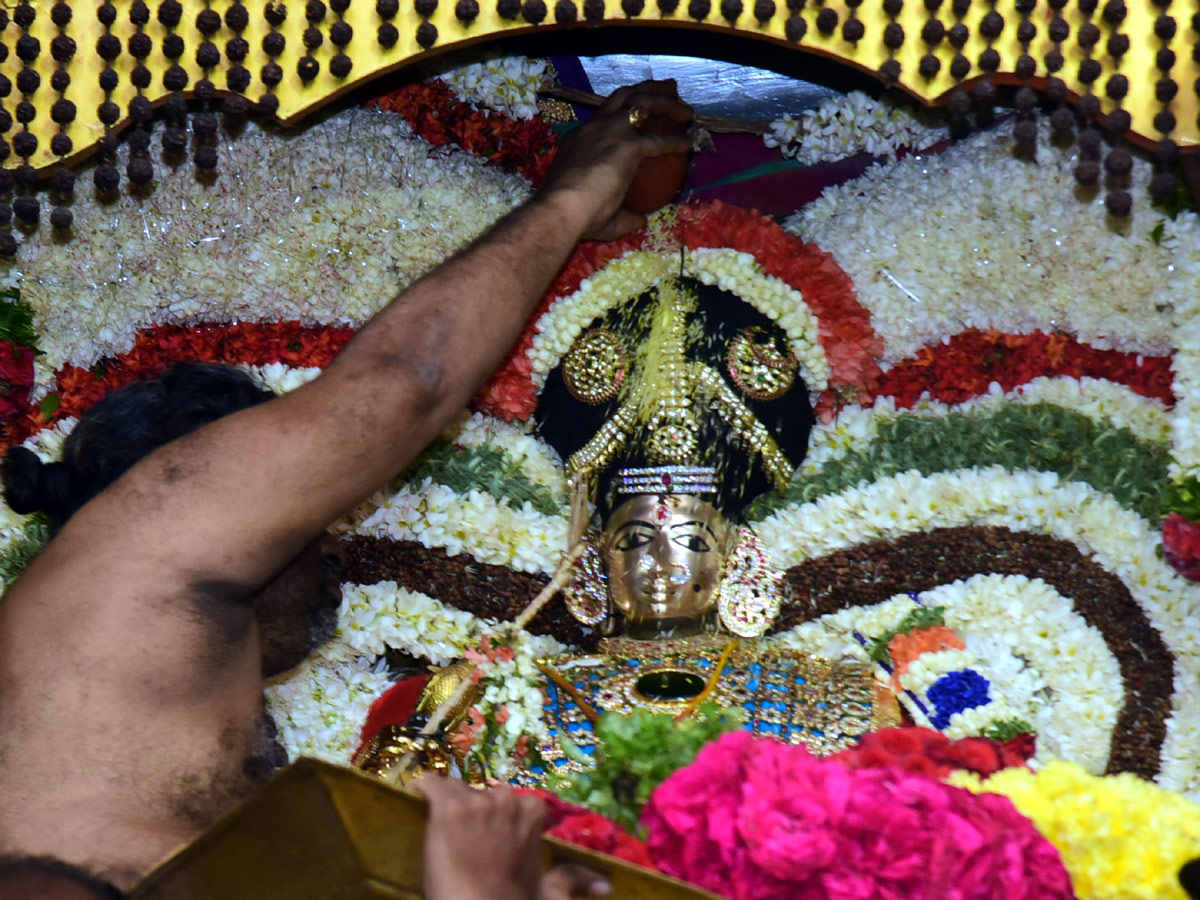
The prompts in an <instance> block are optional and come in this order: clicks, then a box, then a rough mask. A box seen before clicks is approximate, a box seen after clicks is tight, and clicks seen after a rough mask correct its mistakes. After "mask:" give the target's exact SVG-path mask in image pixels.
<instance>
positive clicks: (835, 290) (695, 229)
mask: <svg viewBox="0 0 1200 900" xmlns="http://www.w3.org/2000/svg"><path fill="white" fill-rule="evenodd" d="M679 226H680V237H681V239H682V240H683V242H684V244H686V245H687V246H688V247H730V248H732V249H734V250H737V251H739V252H741V253H749V254H751V255H752V256H754V258H755V259H756V260H757V261H758V264H759V266H761V267H762V270H763V272H765V273H766V274H767V275H772V276H774V277H775V278H778V279H780V280H781V281H783V282H786V283H787V284H790V285H791V286H792V287H793V288H795V289H796V290H798V291H799V292H800V293H801V295H802V296H803V297H804V301H805V303H807V304H808V306H809V308H810V309H811V310H812V311H813V314H814V315H815V316H816V317H817V322H818V325H819V330H818V335H817V340H818V341H820V343H821V348H822V349H823V350H824V351H825V358H826V360H827V361H828V362H829V369H830V373H831V377H830V390H831V392H838V391H840V390H842V389H847V388H848V389H851V391H852V392H861V391H867V390H869V389H870V387H871V386H872V385H873V384H874V383H875V380H876V379H877V378H878V377H879V365H878V363H877V362H876V360H877V359H878V358H879V356H880V355H881V354H882V353H883V341H882V339H880V337H879V336H878V335H877V334H876V333H875V329H874V328H873V327H872V326H871V314H870V312H868V311H867V309H866V307H864V306H863V305H862V304H861V303H859V302H858V294H857V292H856V291H855V289H854V282H853V281H852V280H851V278H850V276H849V275H847V274H846V273H845V272H844V271H843V270H842V268H841V266H839V265H838V264H837V263H836V262H835V261H834V259H833V256H832V255H831V254H829V253H827V252H825V251H824V250H822V249H820V248H819V247H817V245H816V244H806V243H805V242H804V241H802V240H800V239H799V238H798V237H796V236H795V235H793V234H789V233H788V232H786V231H784V230H783V229H782V228H781V227H780V226H779V225H777V224H776V223H775V222H774V221H772V220H771V219H768V218H767V217H765V216H760V215H759V214H758V213H757V212H754V211H752V210H746V209H741V208H740V207H737V206H729V205H727V204H725V203H722V202H721V201H719V200H715V201H713V202H712V203H711V204H702V205H698V206H681V207H680V208H679ZM822 401H823V405H829V404H831V403H832V402H833V396H832V394H831V395H829V396H827V397H825V398H822Z"/></svg>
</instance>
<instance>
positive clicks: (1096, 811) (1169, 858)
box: [949, 761, 1200, 900]
mask: <svg viewBox="0 0 1200 900" xmlns="http://www.w3.org/2000/svg"><path fill="white" fill-rule="evenodd" d="M949 781H950V782H951V783H952V784H957V785H958V786H960V787H965V788H968V789H969V790H972V791H989V792H992V793H997V794H1004V795H1005V796H1006V797H1008V798H1009V799H1011V800H1012V802H1013V804H1014V805H1015V806H1016V807H1017V809H1018V810H1020V811H1021V813H1022V814H1024V815H1025V816H1027V817H1028V818H1030V819H1031V820H1032V821H1033V823H1034V825H1036V826H1037V828H1038V830H1039V831H1041V833H1042V834H1043V835H1045V836H1046V838H1047V839H1048V840H1049V841H1050V843H1052V844H1054V846H1055V847H1057V848H1058V852H1059V853H1061V854H1062V859H1063V864H1064V865H1065V866H1066V867H1067V872H1068V873H1070V875H1071V883H1072V886H1073V887H1074V889H1075V894H1076V896H1077V897H1079V900H1142V898H1145V900H1187V895H1186V894H1185V893H1184V892H1183V889H1182V888H1181V887H1180V886H1179V877H1178V876H1179V869H1180V868H1181V867H1182V866H1183V864H1184V863H1186V862H1187V861H1188V860H1191V859H1196V858H1197V857H1200V806H1197V805H1196V804H1194V803H1192V802H1190V801H1189V800H1187V799H1185V798H1184V797H1183V796H1182V795H1181V794H1176V793H1173V792H1171V791H1167V790H1163V789H1162V788H1160V787H1158V786H1157V785H1155V784H1153V783H1152V782H1149V781H1143V780H1141V779H1140V778H1138V777H1136V776H1134V775H1128V774H1126V775H1112V776H1107V777H1100V776H1096V775H1092V774H1089V773H1088V772H1086V771H1084V769H1082V768H1081V767H1080V766H1078V765H1076V764H1075V763H1069V762H1060V761H1054V762H1051V763H1048V764H1047V765H1046V766H1045V767H1043V768H1042V769H1041V771H1039V772H1036V773H1034V772H1030V771H1028V770H1027V769H1005V770H1004V771H1001V772H998V773H996V774H995V775H993V776H992V777H991V778H989V779H988V780H987V781H983V782H980V780H979V779H978V778H977V777H975V776H972V775H966V774H965V773H960V772H956V773H954V774H953V775H952V776H951V777H950V779H949Z"/></svg>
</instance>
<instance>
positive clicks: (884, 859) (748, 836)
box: [642, 732, 1074, 900]
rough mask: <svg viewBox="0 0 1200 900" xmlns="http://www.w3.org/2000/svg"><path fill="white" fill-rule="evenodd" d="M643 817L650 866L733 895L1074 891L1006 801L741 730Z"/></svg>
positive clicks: (1053, 895) (907, 898)
mask: <svg viewBox="0 0 1200 900" xmlns="http://www.w3.org/2000/svg"><path fill="white" fill-rule="evenodd" d="M909 737H910V736H909V735H905V736H904V739H905V740H903V741H901V740H899V739H895V740H893V745H894V746H896V745H907V747H911V746H912V744H914V743H919V742H913V741H910V740H908V739H909ZM911 737H918V736H917V735H912V736H911ZM907 747H906V748H907ZM914 749H915V748H914ZM976 749H978V748H976ZM642 821H643V824H644V825H645V826H646V828H647V830H648V833H649V839H648V841H647V844H648V846H649V848H650V852H651V854H652V856H653V857H654V860H655V862H656V863H657V864H658V866H659V868H661V869H662V870H663V871H664V872H667V873H668V874H671V875H675V876H677V877H680V878H684V879H687V880H688V881H691V882H693V883H695V884H698V885H700V886H701V887H705V888H708V889H709V890H712V891H714V892H717V893H721V894H724V895H726V896H728V897H731V898H733V900H794V898H801V900H807V898H812V900H818V898H820V900H950V898H954V900H1001V898H1005V900H1008V898H1012V900H1068V898H1073V896H1074V894H1073V893H1072V891H1071V885H1070V880H1069V878H1068V876H1067V873H1066V870H1065V869H1064V868H1063V865H1062V861H1061V859H1060V858H1059V856H1058V851H1057V850H1055V849H1054V847H1053V846H1052V845H1051V844H1050V843H1049V842H1048V841H1047V840H1046V839H1045V838H1043V837H1042V836H1041V835H1040V834H1039V833H1038V831H1037V830H1036V829H1035V828H1034V827H1033V824H1032V823H1031V822H1030V821H1029V820H1028V819H1026V818H1024V817H1023V816H1022V815H1021V814H1020V813H1018V812H1017V811H1016V808H1015V807H1013V805H1012V803H1011V801H1009V800H1008V799H1007V798H1006V797H1002V796H1000V795H996V794H981V795H975V794H972V793H970V792H968V791H965V790H962V789H960V788H955V787H951V786H949V785H946V784H943V783H942V782H940V781H937V780H936V779H934V778H929V777H926V776H924V775H917V774H912V773H910V772H905V771H902V770H900V769H896V768H892V767H882V768H860V769H849V768H847V767H846V766H844V765H842V764H841V763H840V762H838V761H836V760H819V759H817V758H815V757H813V756H812V755H811V754H809V753H808V751H807V750H805V749H804V748H803V747H792V746H788V745H785V744H780V743H778V742H776V741H771V740H766V739H757V738H754V737H752V736H751V735H749V734H748V733H746V732H735V733H733V734H728V735H725V736H723V737H722V738H721V739H719V740H718V741H716V742H714V743H713V744H710V745H709V746H708V747H706V748H705V749H704V750H703V751H702V752H701V753H700V755H699V756H698V757H697V759H696V761H695V762H694V763H693V764H692V765H690V766H687V767H685V768H683V769H680V770H679V771H678V772H676V773H675V774H673V775H672V776H671V777H670V778H668V779H667V780H666V781H665V782H663V784H662V785H660V786H659V788H658V790H656V791H655V792H654V794H653V795H652V796H651V798H650V802H649V803H648V804H647V806H646V809H645V811H644V813H643V817H642Z"/></svg>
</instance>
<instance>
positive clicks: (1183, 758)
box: [755, 466, 1200, 792]
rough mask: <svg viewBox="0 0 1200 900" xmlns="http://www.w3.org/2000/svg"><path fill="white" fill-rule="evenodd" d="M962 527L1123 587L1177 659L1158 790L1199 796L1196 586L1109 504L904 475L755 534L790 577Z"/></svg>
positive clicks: (1070, 489)
mask: <svg viewBox="0 0 1200 900" xmlns="http://www.w3.org/2000/svg"><path fill="white" fill-rule="evenodd" d="M961 525H995V526H1001V527H1005V528H1011V529H1014V530H1016V531H1034V532H1043V533H1047V534H1051V535H1053V536H1055V537H1057V538H1060V539H1062V540H1067V541H1071V542H1073V543H1075V544H1076V545H1077V546H1079V547H1080V548H1081V549H1083V550H1084V551H1085V552H1087V553H1090V554H1091V555H1092V557H1093V558H1094V559H1095V561H1096V562H1097V564H1098V565H1100V566H1101V567H1103V568H1104V569H1105V570H1107V571H1109V572H1111V573H1113V574H1114V575H1116V576H1117V577H1118V578H1120V579H1121V581H1122V582H1123V583H1124V584H1125V586H1126V587H1127V588H1128V589H1129V591H1130V593H1131V594H1132V595H1133V597H1134V598H1135V599H1136V600H1137V602H1138V604H1139V605H1140V606H1141V607H1142V609H1143V610H1144V611H1145V613H1146V616H1147V617H1148V619H1149V620H1150V623H1151V624H1152V625H1153V626H1154V628H1155V629H1156V630H1157V631H1158V632H1159V634H1160V635H1161V636H1162V638H1163V640H1164V641H1165V642H1166V644H1167V647H1168V648H1169V649H1170V650H1171V652H1172V653H1174V654H1175V656H1176V660H1177V665H1176V671H1175V684H1174V693H1173V695H1172V698H1171V705H1172V716H1171V718H1170V720H1169V721H1168V722H1167V737H1166V740H1165V741H1164V744H1163V753H1162V767H1161V770H1160V773H1159V776H1158V781H1159V783H1160V784H1162V785H1163V786H1164V787H1168V788H1170V789H1172V790H1183V791H1195V792H1200V769H1198V765H1200V759H1197V756H1196V753H1195V747H1197V746H1200V743H1197V742H1198V741H1200V585H1196V584H1192V583H1191V582H1188V581H1186V580H1184V579H1183V578H1181V577H1180V576H1179V575H1178V574H1176V573H1175V571H1174V570H1172V569H1171V568H1170V567H1169V566H1168V565H1167V564H1166V563H1165V562H1163V561H1162V560H1160V559H1158V557H1157V555H1156V551H1157V548H1158V544H1159V534H1158V528H1157V525H1156V524H1153V525H1152V524H1151V523H1149V522H1147V521H1145V520H1144V519H1142V518H1141V517H1139V516H1138V515H1137V514H1136V513H1133V512H1131V511H1129V510H1126V509H1124V508H1122V507H1121V506H1120V504H1118V503H1117V502H1116V501H1115V500H1113V499H1112V498H1111V497H1109V496H1108V495H1106V494H1103V493H1101V492H1100V491H1097V490H1095V489H1094V488H1092V487H1090V486H1089V485H1086V484H1082V483H1080V482H1063V481H1061V480H1060V479H1059V478H1058V476H1057V475H1054V474H1053V473H1048V472H1010V471H1007V470H1005V469H1002V468H1000V467H998V466H991V467H988V468H984V469H969V470H963V471H958V472H939V473H935V474H933V475H929V476H922V475H921V474H920V473H918V472H904V473H901V474H899V475H895V476H891V477H888V478H881V479H879V480H878V481H876V482H874V483H873V484H869V485H865V486H857V487H854V488H850V489H848V490H845V491H842V492H841V493H838V494H832V495H828V496H825V497H822V498H820V499H818V500H815V501H813V502H811V503H803V504H793V505H791V506H788V507H786V508H784V509H781V510H778V511H776V512H775V513H773V514H772V515H770V516H768V517H767V518H766V519H765V520H763V521H762V522H760V523H758V524H757V525H756V526H755V527H756V530H757V531H758V534H759V537H760V539H761V540H762V542H763V545H764V546H765V547H766V548H767V549H768V551H769V552H770V553H771V555H772V557H773V558H774V561H775V565H776V566H778V567H780V568H785V569H786V568H788V567H790V566H793V565H798V564H799V563H801V562H803V561H804V560H805V559H809V558H813V557H817V556H822V555H825V554H828V553H832V552H835V551H837V550H841V549H844V548H846V547H849V546H852V545H854V544H858V543H863V542H866V541H872V540H880V539H894V538H897V537H900V536H902V535H905V534H912V533H915V532H921V531H929V530H931V529H934V528H942V527H952V526H961Z"/></svg>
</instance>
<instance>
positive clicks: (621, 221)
mask: <svg viewBox="0 0 1200 900" xmlns="http://www.w3.org/2000/svg"><path fill="white" fill-rule="evenodd" d="M628 105H637V106H641V107H645V108H648V109H650V110H651V111H652V112H662V113H663V114H666V115H671V116H676V117H679V118H685V117H686V116H688V115H689V111H688V110H687V108H686V107H685V106H683V105H682V104H680V103H679V102H678V101H677V100H676V99H675V98H674V88H673V85H669V84H653V83H651V84H647V85H642V86H638V87H636V88H632V89H623V90H622V91H619V92H617V93H616V94H614V95H613V97H611V98H610V99H609V101H608V102H607V104H606V105H605V107H602V109H601V111H600V113H599V114H598V115H597V117H596V118H595V119H594V120H593V121H592V122H590V123H588V125H586V126H584V127H583V128H581V129H580V132H581V133H580V134H579V135H578V139H577V140H575V141H574V142H572V143H571V144H569V145H567V146H564V149H563V152H562V153H561V154H560V164H559V165H558V166H557V167H556V171H554V172H552V173H551V177H550V179H549V181H548V184H547V186H546V188H545V189H544V190H543V191H542V192H541V193H540V194H539V195H538V196H536V197H535V198H534V199H533V200H531V201H530V202H529V203H527V204H526V205H525V206H523V207H521V208H519V209H517V210H516V211H514V212H513V213H512V214H510V215H509V216H507V217H506V218H505V219H504V220H502V221H501V222H500V223H499V224H498V225H497V226H496V227H495V228H493V229H492V230H491V231H490V232H489V233H488V234H487V235H486V236H485V237H484V238H482V239H481V240H479V241H478V242H476V243H475V244H474V245H473V246H471V247H470V248H468V249H467V250H466V251H464V252H463V253H461V254H459V255H458V256H457V257H455V258H454V259H453V260H451V261H450V262H448V263H446V264H444V265H443V266H441V267H440V268H438V269H437V270H435V271H434V272H432V273H431V274H429V275H427V276H426V277H424V278H422V279H421V280H419V281H418V282H416V283H415V284H414V285H412V286H411V287H409V288H408V289H407V290H406V291H405V292H404V293H403V294H401V295H400V296H399V297H397V298H396V299H395V300H393V301H392V302H391V303H390V304H389V305H388V306H387V307H386V308H385V309H384V310H383V311H382V312H380V313H379V314H378V315H377V316H376V317H375V318H374V319H373V320H372V321H371V322H370V323H369V324H368V325H367V326H366V327H365V328H364V329H363V330H362V331H361V332H360V333H359V334H358V335H357V336H356V338H355V339H354V340H353V341H352V342H351V343H350V344H349V345H348V346H347V347H346V349H345V350H344V351H343V352H342V354H341V355H340V356H339V357H338V359H337V360H336V361H335V362H334V363H333V365H331V366H330V367H329V369H328V370H327V371H326V372H325V373H324V374H323V375H322V376H321V377H320V378H318V379H316V380H315V381H314V382H312V383H311V384H309V385H306V386H305V387H303V388H300V389H298V390H296V391H294V392H292V393H290V394H288V395H286V396H284V397H281V398H278V399H277V400H275V401H272V402H271V403H268V404H265V405H263V406H261V407H256V408H254V409H250V410H245V411H243V412H240V413H237V414H235V415H232V416H228V417H226V418H225V419H222V420H220V421H218V422H215V423H213V424H212V425H209V426H207V427H205V428H203V429H201V430H199V431H197V432H195V433H194V434H192V435H190V436H188V437H186V438H183V439H181V440H179V441H176V442H174V443H172V444H170V445H168V446H166V447H164V448H162V449H161V450H159V451H157V452H156V453H154V454H152V455H151V456H149V457H147V459H145V460H144V461H143V462H142V463H140V464H139V465H137V466H135V467H134V468H133V469H131V470H130V472H129V473H127V475H126V476H125V477H124V478H122V479H121V480H120V481H118V482H117V483H116V484H115V485H114V486H113V487H112V488H110V489H109V490H108V491H106V492H105V493H104V494H102V495H101V496H100V497H98V498H96V499H95V500H94V501H92V503H90V504H88V506H86V507H84V509H82V510H81V511H80V512H79V513H77V514H76V516H75V517H74V518H73V519H72V520H71V521H70V522H69V523H68V525H67V526H66V528H64V530H63V531H62V533H61V535H60V536H59V537H58V538H57V539H56V540H55V542H54V544H53V545H52V546H51V547H50V548H48V550H47V552H46V553H45V554H44V555H43V557H42V558H41V559H39V561H38V562H36V563H35V565H34V566H33V567H32V568H31V569H30V571H29V572H28V574H27V576H26V578H24V579H23V580H22V582H21V583H20V585H18V587H17V588H16V589H15V590H14V594H13V596H10V599H19V598H20V595H22V594H29V593H31V592H36V593H38V594H42V595H45V594H46V593H49V592H57V591H60V590H78V589H79V588H80V587H81V586H82V585H83V583H86V584H87V585H89V586H90V589H92V590H95V589H97V587H101V584H100V582H105V583H104V584H103V585H102V589H103V590H105V591H106V593H107V594H108V595H109V596H110V598H113V599H114V600H115V598H116V597H118V596H131V595H134V594H143V593H144V590H143V589H145V588H153V586H157V588H156V590H159V591H162V592H163V593H166V594H170V593H171V592H172V591H174V590H178V589H180V588H181V587H186V586H187V585H190V584H195V583H198V582H203V583H226V584H228V585H230V586H231V587H232V588H233V589H235V590H236V589H239V588H244V589H245V590H246V591H253V590H254V589H256V588H257V587H258V586H260V585H262V584H263V583H265V582H266V581H267V580H269V579H270V578H271V577H272V576H273V575H274V574H275V573H276V572H277V571H278V570H279V568H280V567H281V566H282V565H283V564H285V563H286V562H287V561H288V559H290V558H291V556H293V555H294V554H295V553H296V552H298V551H299V549H300V548H301V547H303V546H304V544H305V543H307V542H308V541H309V540H311V539H312V538H313V537H314V535H315V534H316V533H317V532H319V531H320V529H322V528H324V527H325V526H326V525H328V524H329V523H330V522H331V521H333V520H334V519H336V518H337V517H338V516H339V515H341V514H343V513H344V512H345V511H346V510H347V509H349V508H350V507H352V506H353V505H354V504H355V503H357V502H359V501H360V500H362V499H363V498H364V497H365V496H367V495H368V494H369V493H370V492H371V491H373V490H376V489H378V487H379V486H380V485H382V484H383V483H385V482H386V480H387V479H388V478H389V477H391V476H392V475H393V474H395V473H396V472H397V471H398V470H399V469H401V468H402V467H403V466H404V465H405V464H406V463H407V462H408V461H409V460H411V459H412V458H413V456H415V455H416V454H417V453H418V452H419V451H420V450H421V449H422V448H423V447H424V446H425V445H426V444H427V443H428V441H429V440H430V439H431V438H432V437H434V436H435V435H436V434H437V433H438V431H439V430H440V429H441V428H443V427H444V426H445V424H446V423H447V421H449V419H450V418H451V417H452V416H453V415H454V414H455V413H456V412H457V410H459V409H461V408H462V406H463V404H464V403H465V402H466V400H467V399H468V398H469V397H470V395H471V393H472V391H474V389H475V388H476V387H477V386H478V384H479V383H480V382H482V381H483V379H484V378H485V377H486V376H487V374H488V373H489V372H490V371H492V370H493V369H494V367H495V366H496V364H497V363H498V362H499V360H500V359H501V358H502V357H503V355H504V353H505V352H506V351H507V349H508V348H509V347H510V346H511V344H512V342H513V341H514V340H515V338H516V337H517V335H518V333H519V330H520V327H521V325H522V324H523V322H524V321H525V319H526V317H527V316H528V314H529V312H530V310H531V308H532V306H533V304H534V303H535V302H536V300H537V298H538V297H539V296H540V295H541V293H542V292H543V291H544V290H545V288H546V286H547V285H548V284H549V282H550V280H551V279H552V278H553V276H554V274H555V272H556V271H557V270H558V268H559V267H560V266H561V265H562V263H563V261H564V260H565V259H566V257H567V255H568V254H569V253H570V252H571V250H572V248H573V247H574V246H575V244H576V243H577V242H578V241H579V240H580V238H581V237H584V236H586V235H600V236H613V235H614V234H618V233H622V232H625V231H628V230H631V228H632V227H634V226H636V225H637V224H640V217H636V216H633V215H632V214H630V213H627V212H625V211H620V210H619V206H620V201H621V198H622V197H623V195H624V191H625V189H626V187H627V186H628V184H629V181H630V179H631V178H632V176H633V173H634V172H635V171H636V169H637V166H638V164H639V163H640V161H641V160H642V159H643V158H645V157H647V156H652V155H656V154H660V153H664V152H678V151H679V150H681V149H684V148H686V142H687V139H686V138H681V137H678V136H676V137H662V136H648V135H642V134H640V133H639V132H637V131H635V130H634V129H633V127H632V126H631V125H630V123H629V116H628V113H627V111H626V109H625V107H626V106H628ZM115 560H122V562H121V563H120V564H116V563H114V561H115ZM101 561H103V565H98V563H99V562H101Z"/></svg>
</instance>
